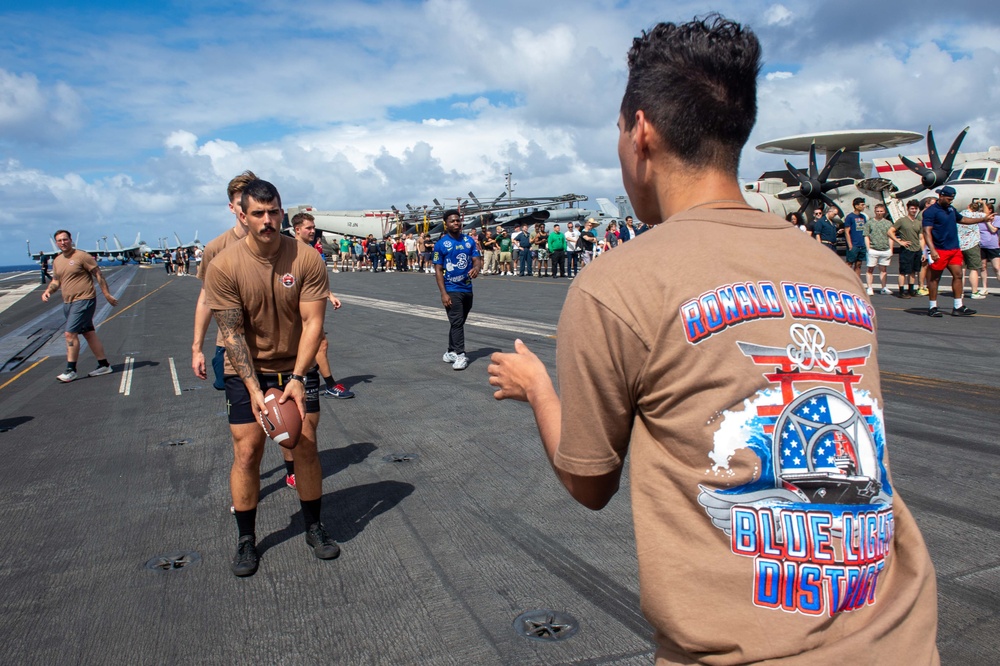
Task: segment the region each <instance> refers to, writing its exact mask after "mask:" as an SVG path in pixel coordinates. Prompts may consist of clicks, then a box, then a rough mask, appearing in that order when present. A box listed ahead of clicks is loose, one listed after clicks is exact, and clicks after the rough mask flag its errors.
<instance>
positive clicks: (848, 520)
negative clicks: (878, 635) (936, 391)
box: [698, 323, 893, 615]
mask: <svg viewBox="0 0 1000 666" xmlns="http://www.w3.org/2000/svg"><path fill="white" fill-rule="evenodd" d="M789 334H790V339H791V340H790V343H789V344H788V345H786V346H784V347H774V346H765V345H759V344H754V343H750V342H742V341H741V342H737V343H736V344H737V345H738V347H739V349H740V351H741V352H742V353H743V354H744V355H745V356H747V357H748V358H749V359H751V360H752V362H753V363H754V364H756V365H758V366H762V367H763V369H764V377H765V378H766V379H767V380H768V382H769V383H770V386H769V387H768V388H767V389H764V390H762V391H759V392H758V393H756V394H755V395H754V396H751V397H750V398H748V399H746V400H745V401H744V403H743V409H742V410H733V411H727V412H725V413H724V414H723V417H724V418H723V419H722V420H721V421H720V422H719V423H720V425H719V429H718V430H717V431H716V434H715V448H714V450H713V452H712V453H711V454H710V456H711V458H712V462H713V467H712V470H711V471H712V472H713V473H714V474H715V475H716V476H718V477H719V478H720V481H723V483H721V484H720V486H722V487H718V488H712V487H709V486H708V485H706V484H702V485H701V486H700V492H699V495H698V502H699V503H700V504H701V506H702V507H703V508H704V509H705V512H706V514H707V516H708V517H709V518H710V519H711V521H712V523H713V525H715V527H717V528H718V529H720V530H722V531H724V532H725V533H726V535H727V536H728V537H729V539H730V544H731V548H732V551H733V553H734V554H736V555H741V556H745V557H752V558H753V560H754V588H753V602H754V604H755V605H758V606H763V607H769V608H776V609H781V610H784V611H788V612H800V613H805V614H811V615H819V614H827V615H833V614H834V613H837V612H841V611H844V610H853V609H856V608H860V607H862V606H865V605H868V604H871V603H874V602H875V589H876V583H877V580H878V576H879V574H880V573H881V571H882V569H883V567H884V565H885V557H886V555H887V553H888V550H889V545H890V544H891V541H892V534H893V521H892V488H891V485H890V483H889V480H888V474H887V471H886V468H885V465H884V460H885V435H884V432H885V431H884V427H883V417H882V411H881V409H880V408H879V405H878V404H877V401H876V400H875V399H874V398H873V397H872V396H871V395H870V393H869V392H868V391H865V390H863V389H860V388H859V387H858V383H859V382H860V381H861V379H862V374H861V371H862V370H863V369H864V366H865V364H866V362H867V361H868V358H869V357H870V355H871V351H872V348H871V346H870V345H866V346H863V347H857V348H852V349H844V350H838V349H835V348H833V347H832V346H827V345H826V342H825V338H824V335H823V331H822V329H821V328H820V327H819V326H817V325H815V324H808V325H803V324H798V323H797V324H793V325H792V326H791V327H790V330H789ZM744 449H746V450H749V451H751V452H752V453H753V454H755V455H756V456H757V458H758V460H759V467H758V470H757V474H755V478H754V479H753V480H752V481H750V482H747V483H745V484H742V485H740V486H736V487H725V486H726V484H725V483H724V481H725V480H726V478H727V474H731V473H730V472H729V471H728V463H729V461H730V460H731V459H732V457H733V456H734V455H736V454H737V453H740V452H741V451H742V450H744Z"/></svg>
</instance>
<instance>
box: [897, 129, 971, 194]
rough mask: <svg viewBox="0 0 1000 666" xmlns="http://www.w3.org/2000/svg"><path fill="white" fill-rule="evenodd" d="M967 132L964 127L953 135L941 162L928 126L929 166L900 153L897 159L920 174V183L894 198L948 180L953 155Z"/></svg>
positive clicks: (953, 162)
mask: <svg viewBox="0 0 1000 666" xmlns="http://www.w3.org/2000/svg"><path fill="white" fill-rule="evenodd" d="M968 133H969V128H968V127H966V128H965V129H964V130H962V131H961V132H960V133H959V135H958V136H957V137H955V141H954V142H953V143H952V144H951V148H950V149H949V150H948V152H947V154H946V155H945V156H944V161H943V162H942V161H941V158H940V157H938V152H937V145H936V144H935V143H934V130H932V129H931V128H930V127H929V126H928V127H927V156H928V157H930V160H931V166H930V167H929V168H928V167H927V166H925V165H923V164H917V163H916V162H914V161H913V160H911V159H910V158H909V157H904V156H902V155H900V156H899V159H900V160H901V161H902V162H903V164H905V165H906V168H907V169H909V170H910V171H912V172H913V173H915V174H917V175H919V176H920V184H919V185H915V186H913V187H911V188H910V189H908V190H906V191H904V192H900V193H899V194H897V195H896V198H897V199H905V198H907V197H912V196H913V195H914V194H917V193H919V192H923V191H924V190H933V189H934V188H935V187H937V186H938V185H944V184H945V182H947V180H948V176H949V175H951V168H952V167H953V166H954V165H955V156H956V155H958V148H959V146H961V145H962V141H963V140H965V135H966V134H968Z"/></svg>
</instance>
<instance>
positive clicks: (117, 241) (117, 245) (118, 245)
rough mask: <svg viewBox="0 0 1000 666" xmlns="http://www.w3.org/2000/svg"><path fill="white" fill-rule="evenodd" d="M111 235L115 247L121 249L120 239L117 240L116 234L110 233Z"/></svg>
mask: <svg viewBox="0 0 1000 666" xmlns="http://www.w3.org/2000/svg"><path fill="white" fill-rule="evenodd" d="M111 237H112V238H114V239H115V249H116V250H120V249H122V244H121V241H119V240H118V234H111Z"/></svg>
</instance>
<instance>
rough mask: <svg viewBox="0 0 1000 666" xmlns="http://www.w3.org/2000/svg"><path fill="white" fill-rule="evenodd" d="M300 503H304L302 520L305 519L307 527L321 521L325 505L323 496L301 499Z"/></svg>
mask: <svg viewBox="0 0 1000 666" xmlns="http://www.w3.org/2000/svg"><path fill="white" fill-rule="evenodd" d="M299 504H301V505H302V520H304V521H305V523H306V527H309V526H310V525H312V524H314V523H318V522H319V516H320V511H321V509H322V505H323V498H322V497H320V498H318V499H314V500H299Z"/></svg>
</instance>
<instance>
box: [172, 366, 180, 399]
mask: <svg viewBox="0 0 1000 666" xmlns="http://www.w3.org/2000/svg"><path fill="white" fill-rule="evenodd" d="M170 377H171V378H172V379H173V381H174V395H180V394H181V384H180V382H178V381H177V367H176V366H175V365H174V357H173V356H171V357H170Z"/></svg>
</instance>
